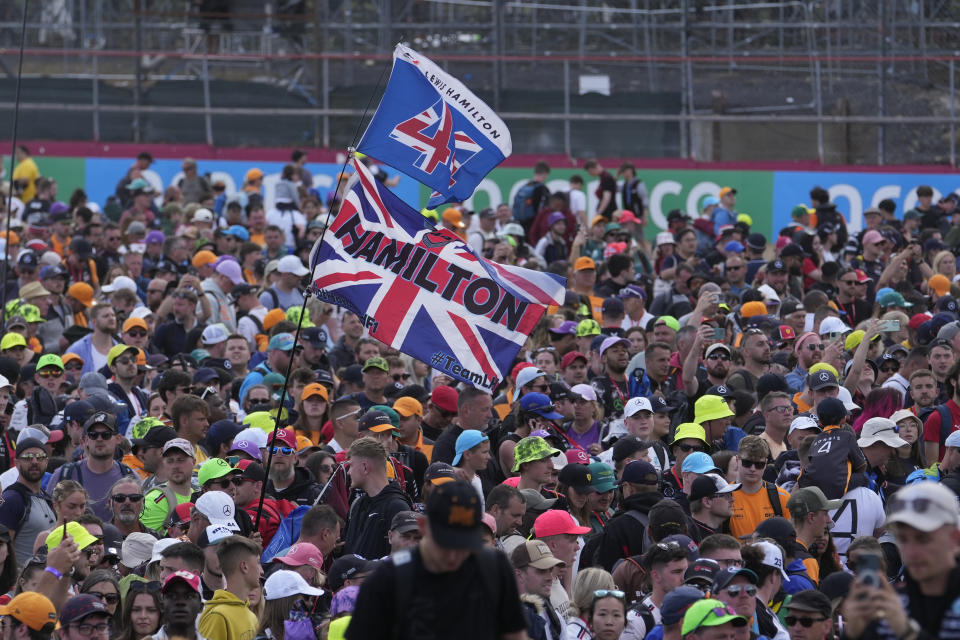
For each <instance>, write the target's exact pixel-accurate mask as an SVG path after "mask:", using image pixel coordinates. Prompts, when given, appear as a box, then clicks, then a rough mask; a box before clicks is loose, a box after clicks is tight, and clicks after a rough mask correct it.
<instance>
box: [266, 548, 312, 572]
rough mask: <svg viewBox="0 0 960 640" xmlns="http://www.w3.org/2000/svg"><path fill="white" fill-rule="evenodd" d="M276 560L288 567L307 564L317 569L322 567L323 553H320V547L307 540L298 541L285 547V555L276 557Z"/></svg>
mask: <svg viewBox="0 0 960 640" xmlns="http://www.w3.org/2000/svg"><path fill="white" fill-rule="evenodd" d="M276 560H277V562H282V563H283V564H285V565H287V566H288V567H302V566H303V565H305V564H308V565H310V566H311V567H313V568H314V569H316V570H317V571H321V570H322V569H323V554H322V553H320V549H317V547H316V546H315V545H313V544H311V543H309V542H298V543H297V544H295V545H293V546H292V547H290V548H289V549H287V553H286V555H283V556H281V557H279V558H276Z"/></svg>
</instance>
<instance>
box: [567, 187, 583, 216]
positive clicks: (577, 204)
mask: <svg viewBox="0 0 960 640" xmlns="http://www.w3.org/2000/svg"><path fill="white" fill-rule="evenodd" d="M567 195H568V196H569V197H570V211H572V212H573V214H574V215H575V216H577V217H582V216H585V215H586V211H587V194H585V193H584V192H583V191H580V190H579V189H570V191H568V192H567ZM581 211H582V212H583V213H581Z"/></svg>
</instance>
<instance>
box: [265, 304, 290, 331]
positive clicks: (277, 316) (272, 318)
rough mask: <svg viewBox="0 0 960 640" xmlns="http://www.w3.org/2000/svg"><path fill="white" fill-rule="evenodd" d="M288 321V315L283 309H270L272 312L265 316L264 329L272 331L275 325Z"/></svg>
mask: <svg viewBox="0 0 960 640" xmlns="http://www.w3.org/2000/svg"><path fill="white" fill-rule="evenodd" d="M286 319H287V314H286V312H285V311H284V310H283V309H270V311H267V315H265V316H263V328H264V329H265V330H266V331H270V329H273V327H274V325H275V324H277V323H278V322H280V321H281V320H286Z"/></svg>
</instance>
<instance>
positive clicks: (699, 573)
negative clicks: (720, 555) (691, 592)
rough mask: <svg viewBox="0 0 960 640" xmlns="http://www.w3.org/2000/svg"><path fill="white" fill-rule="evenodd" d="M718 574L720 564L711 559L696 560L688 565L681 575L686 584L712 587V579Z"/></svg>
mask: <svg viewBox="0 0 960 640" xmlns="http://www.w3.org/2000/svg"><path fill="white" fill-rule="evenodd" d="M719 572H720V563H719V562H717V561H716V560H714V559H712V558H697V559H696V560H694V561H693V562H691V563H690V566H689V567H687V570H686V571H685V572H684V574H683V581H684V582H685V583H687V584H691V583H693V584H707V585H712V584H713V579H714V577H715V576H716V575H717V574H718V573H719Z"/></svg>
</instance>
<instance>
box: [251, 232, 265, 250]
mask: <svg viewBox="0 0 960 640" xmlns="http://www.w3.org/2000/svg"><path fill="white" fill-rule="evenodd" d="M265 235H266V234H264V233H254V232H253V231H251V232H250V242H253V243H256V244H258V245H260V246H261V247H265V246H267V241H266V239H265V237H264V236H265Z"/></svg>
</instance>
